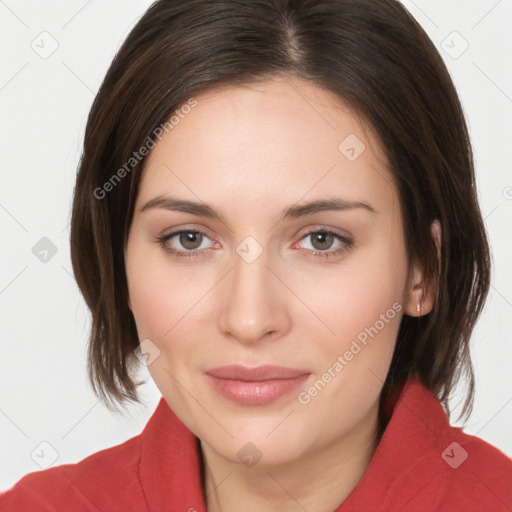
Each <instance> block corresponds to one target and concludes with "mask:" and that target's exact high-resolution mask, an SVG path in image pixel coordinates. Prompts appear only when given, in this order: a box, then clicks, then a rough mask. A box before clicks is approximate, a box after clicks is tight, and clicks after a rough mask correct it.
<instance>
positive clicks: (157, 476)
mask: <svg viewBox="0 0 512 512" xmlns="http://www.w3.org/2000/svg"><path fill="white" fill-rule="evenodd" d="M395 401H396V404H394V406H393V403H392V402H391V399H390V401H389V402H388V407H391V408H392V415H391V419H390V421H389V423H388V426H387V428H386V430H385V432H384V435H383V437H382V439H381V442H380V444H379V446H378V448H377V450H376V452H375V454H374V456H373V458H372V460H371V462H370V465H369V466H368V468H367V469H366V471H365V473H364V475H363V477H362V478H361V480H360V481H359V483H358V485H357V486H356V488H355V489H354V490H353V491H352V493H351V494H350V496H349V497H348V498H347V499H346V500H345V501H344V502H343V504H342V505H341V506H340V507H339V508H338V509H337V512H349V511H352V510H358V509H361V510H363V509H364V507H372V506H373V507H375V504H376V503H378V504H379V509H380V506H381V505H382V507H383V508H384V504H385V503H386V501H387V500H386V497H388V500H389V499H390V498H389V495H390V491H392V489H393V488H394V487H396V486H401V485H404V482H406V484H407V485H408V486H411V485H412V486H414V485H415V483H414V478H416V479H417V475H418V472H419V467H421V474H420V475H419V476H420V477H421V478H420V480H418V479H417V480H418V481H417V486H418V492H421V486H422V485H427V484H428V485H429V486H430V489H429V494H430V495H431V494H432V491H434V494H437V492H436V489H435V488H434V489H433V488H432V486H434V487H435V486H441V485H442V479H439V478H437V479H436V478H434V477H435V476H436V474H439V466H437V469H436V465H433V464H425V457H427V458H428V457H432V455H429V454H432V453H435V455H436V456H437V458H438V459H439V461H441V457H440V451H439V447H440V446H443V447H444V444H443V443H444V442H445V439H446V433H447V431H448V430H449V428H450V425H449V421H448V417H447V416H446V413H445V412H444V410H443V408H442V406H441V404H440V403H439V401H438V399H437V398H436V397H435V396H434V395H433V394H432V393H431V392H430V391H429V390H428V389H427V388H426V387H424V386H423V385H422V384H421V383H419V382H418V381H416V380H413V379H409V380H408V381H407V382H406V383H405V385H404V386H403V389H402V390H401V392H399V394H398V395H396V397H395ZM448 444H449V442H446V445H448ZM441 451H442V450H441ZM436 464H437V463H436ZM442 464H444V462H442ZM429 471H431V472H432V478H431V480H430V482H428V478H429V474H428V472H429ZM425 472H426V473H425ZM139 476H140V480H141V484H142V487H143V490H144V494H145V497H146V500H147V502H148V506H149V509H150V510H152V511H155V512H156V511H162V512H163V511H164V510H169V504H172V509H173V510H183V511H190V512H194V511H197V512H204V511H205V503H204V499H203V494H202V489H201V477H200V462H199V445H198V440H197V438H196V436H195V435H194V434H192V432H190V430H188V428H187V427H186V426H185V425H184V424H183V423H182V422H181V420H180V419H179V418H178V417H177V416H176V415H175V413H174V412H173V411H172V410H171V408H170V407H169V405H168V404H167V402H166V401H165V399H164V398H163V397H162V398H161V400H160V403H159V404H158V407H157V408H156V410H155V412H154V414H153V416H152V417H151V418H150V420H149V422H148V423H147V425H146V428H145V429H144V431H143V433H142V454H141V461H140V467H139ZM426 481H427V484H425V482H426ZM411 482H412V483H411ZM391 494H393V492H391ZM395 498H396V496H395ZM395 498H393V499H395ZM394 503H395V502H394V501H393V504H394ZM404 503H405V502H404ZM370 509H372V508H370ZM373 509H374V510H375V508H373Z"/></svg>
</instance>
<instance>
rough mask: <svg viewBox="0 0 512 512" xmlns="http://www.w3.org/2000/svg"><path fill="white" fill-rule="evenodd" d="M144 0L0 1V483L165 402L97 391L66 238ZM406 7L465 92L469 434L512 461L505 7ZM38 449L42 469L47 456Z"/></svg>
mask: <svg viewBox="0 0 512 512" xmlns="http://www.w3.org/2000/svg"><path fill="white" fill-rule="evenodd" d="M151 3H152V1H150V0H137V1H136V0H130V1H126V0H122V1H121V0H115V1H114V0H108V1H106V0H103V1H101V2H100V1H99V0H89V1H87V0H80V1H78V0H73V1H66V2H64V1H57V0H46V1H45V2H40V1H36V0H5V1H2V0H0V63H1V65H0V112H1V116H0V149H1V153H0V156H1V164H0V170H1V171H0V172H1V174H0V226H1V235H2V237H1V240H2V245H1V255H2V259H1V263H0V314H1V325H2V333H1V338H0V339H1V354H2V357H1V359H0V432H1V434H0V489H5V488H7V487H10V486H11V485H12V484H14V482H15V481H17V480H18V479H19V478H20V477H21V476H23V475H24V474H26V473H28V472H31V471H36V470H39V469H40V467H39V466H38V465H37V464H36V462H35V461H34V460H33V459H32V457H31V453H33V452H34V450H35V449H36V448H37V450H39V453H40V451H41V447H40V443H41V442H43V441H45V442H47V443H49V444H50V445H51V446H52V447H53V449H54V450H55V454H58V458H57V459H56V460H55V462H53V465H58V464H64V463H69V462H77V461H79V460H81V459H83V458H85V457H86V456H88V455H90V454H92V453H94V452H96V451H99V450H101V449H103V448H107V447H110V446H113V445H116V444H119V443H121V442H123V441H125V440H127V439H129V438H130V437H132V436H134V435H137V434H138V433H140V432H141V430H142V429H143V427H144V425H145V424H146V422H147V420H148V419H149V417H150V415H151V414H152V412H153V410H154V408H155V406H156V404H157V403H158V400H159V398H160V393H159V391H158V390H157V388H156V386H155V385H154V384H153V383H152V381H151V379H150V378H148V384H147V385H146V386H145V387H144V388H142V389H141V391H142V392H143V397H144V405H140V406H134V407H131V408H130V409H129V411H128V412H127V413H126V415H125V416H121V415H119V416H115V415H113V414H111V413H109V412H108V410H107V409H106V408H105V407H104V405H103V403H102V402H100V401H99V400H98V398H97V397H95V395H94V394H93V393H92V391H91V389H90V387H89V385H88V382H87V380H86V373H85V363H86V358H85V356H86V339H87V333H88V326H89V318H88V313H87V310H86V307H85V305H84V302H83V300H82V297H81V296H80V294H79V292H78V288H77V286H76V284H75V280H74V278H73V275H72V270H71V263H70V257H69V242H68V237H69V225H68V223H69V215H70V205H71V199H72V191H73V186H74V180H75V173H76V168H77V163H78V159H79V156H80V151H81V143H82V138H83V134H84V129H85V124H86V118H87V114H88V111H89V108H90V106H91V103H92V101H93V98H94V95H95V93H96V91H97V90H98V87H99V85H100V83H101V80H102V79H103V77H104V74H105V73H106V71H107V69H108V67H109V65H110V62H111V60H112V58H113V56H114V54H115V52H116V50H117V49H118V47H119V46H120V44H121V42H122V41H123V40H124V38H125V37H126V36H127V35H128V33H129V31H130V30H131V28H133V26H134V25H135V23H136V22H137V20H138V19H139V17H140V16H141V15H142V14H143V12H144V11H145V9H146V8H147V7H149V5H150V4H151ZM404 4H405V5H406V6H407V8H408V9H409V10H410V12H411V13H412V14H413V16H414V17H415V18H416V19H417V20H418V21H419V23H420V24H421V25H422V26H423V27H424V28H425V30H426V31H427V32H428V34H429V35H430V37H431V38H432V40H433V41H434V42H435V44H436V46H437V47H438V48H439V50H440V52H441V54H442V56H443V58H444V59H445V62H446V63H447V65H448V67H449V70H450V72H451V74H452V77H453V79H454V81H455V85H456V87H457V89H458V91H459V94H460V97H461V101H462V103H463V106H464V109H465V112H466V116H467V120H468V123H469V127H470V131H471V136H472V140H473V144H474V149H475V156H476V164H477V174H478V176H477V177H478V185H479V194H480V201H481V206H482V210H483V213H484V216H485V222H486V226H487V229H488V232H489V236H490V241H491V245H492V250H493V254H494V259H493V262H494V273H493V281H492V289H491V292H490V296H489V299H488V302H487V306H486V309H485V312H484V314H483V316H482V318H481V320H480V322H479V324H478V326H477V329H476V331H475V333H474V338H473V346H472V354H473V360H474V364H475V367H476V377H477V394H476V404H475V408H474V412H473V415H472V416H471V418H470V420H469V421H468V422H467V423H466V426H465V431H466V432H468V433H470V434H474V435H478V436H479V437H481V438H483V439H485V440H487V441H488V442H490V443H491V444H493V445H495V446H497V447H498V448H500V449H501V450H502V451H504V452H505V453H506V454H507V455H509V456H511V455H512V434H511V432H512V429H511V426H512V371H511V368H510V363H511V362H512V339H511V336H510V332H511V328H512V274H511V269H510V262H511V261H512V243H511V239H510V234H511V222H510V221H511V219H512V188H511V187H512V175H511V172H510V159H511V143H512V138H511V134H512V80H511V74H512V73H511V61H512V59H511V58H510V56H511V55H512V39H511V36H510V27H511V26H512V1H511V0H500V1H498V0H478V1H476V0H473V1H468V0H464V1H461V0H450V1H447V0H439V1H426V0H421V1H420V0H415V1H414V2H413V1H404ZM44 31H46V32H48V34H50V35H40V34H41V33H42V32H44ZM454 31H456V32H458V34H459V35H457V34H453V32H454ZM42 38H45V39H44V41H43V42H41V40H42ZM53 40H55V42H53ZM464 41H466V42H467V43H465V42H464ZM52 44H53V45H56V44H58V48H57V49H56V51H55V52H54V53H53V54H52V55H51V56H49V57H48V58H46V59H43V58H41V57H40V56H39V55H38V53H36V51H34V50H33V49H32V47H31V45H32V46H36V47H37V45H39V48H40V49H39V50H38V51H39V52H42V51H43V48H42V47H43V46H44V48H45V49H46V50H44V51H49V50H50V49H52ZM466 44H469V47H468V48H467V50H466V51H464V52H463V53H461V51H462V50H463V49H464V48H465V45H466ZM459 53H461V54H460V55H459ZM42 237H47V238H49V239H50V240H51V241H52V243H53V244H54V245H55V247H56V250H57V253H56V254H55V255H54V256H53V257H52V258H50V259H49V260H48V261H47V262H46V263H44V262H41V261H40V260H39V259H38V258H37V257H36V256H35V255H34V254H33V252H32V247H33V246H34V245H35V244H36V243H37V242H38V241H39V240H40V239H41V238H42ZM144 373H146V375H148V376H149V374H147V372H143V373H141V375H143V374H144ZM455 406H456V401H455V400H454V401H453V402H452V408H453V407H455ZM456 412H457V411H456ZM43 448H44V450H43V451H44V452H45V453H46V455H45V457H47V460H46V463H49V462H51V460H49V459H48V457H51V456H52V454H53V451H52V449H51V448H49V447H48V446H47V445H43ZM37 450H36V453H37ZM44 462H45V461H44V460H43V461H42V463H44Z"/></svg>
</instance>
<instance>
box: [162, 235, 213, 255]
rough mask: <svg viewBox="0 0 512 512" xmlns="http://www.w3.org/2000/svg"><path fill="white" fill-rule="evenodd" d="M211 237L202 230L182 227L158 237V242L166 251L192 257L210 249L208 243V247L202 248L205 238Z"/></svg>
mask: <svg viewBox="0 0 512 512" xmlns="http://www.w3.org/2000/svg"><path fill="white" fill-rule="evenodd" d="M209 239H210V238H209V237H208V236H207V235H206V233H203V232H202V231H198V230H195V229H182V230H180V231H174V232H173V233H169V234H168V235H165V236H162V237H157V242H158V243H159V244H160V245H161V246H162V247H163V249H164V250H165V251H167V252H170V253H171V254H174V255H175V256H176V257H178V258H190V257H195V256H200V255H201V254H203V253H204V252H205V251H208V248H207V246H208V244H206V248H204V247H203V248H201V246H202V245H203V243H204V242H205V240H209ZM176 246H177V247H176ZM183 249H184V250H183Z"/></svg>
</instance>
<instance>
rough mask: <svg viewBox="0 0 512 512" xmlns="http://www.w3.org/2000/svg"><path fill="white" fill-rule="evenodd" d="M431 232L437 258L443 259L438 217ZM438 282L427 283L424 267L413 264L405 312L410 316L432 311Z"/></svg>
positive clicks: (431, 227)
mask: <svg viewBox="0 0 512 512" xmlns="http://www.w3.org/2000/svg"><path fill="white" fill-rule="evenodd" d="M430 232H431V234H432V238H433V239H434V241H435V243H436V247H437V258H438V260H440V259H441V224H440V223H439V221H438V220H437V219H436V220H435V221H434V222H432V225H431V226H430ZM436 289H437V283H436V282H433V283H428V286H427V283H426V281H425V274H424V271H423V268H421V267H420V266H419V265H418V264H417V263H414V264H413V268H412V272H411V277H410V280H409V290H408V296H407V299H406V304H405V314H406V315H409V316H417V317H419V316H423V315H426V314H427V313H430V312H431V311H432V308H433V307H434V302H435V298H436Z"/></svg>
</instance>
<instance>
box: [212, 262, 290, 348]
mask: <svg viewBox="0 0 512 512" xmlns="http://www.w3.org/2000/svg"><path fill="white" fill-rule="evenodd" d="M234 258H235V260H234V268H233V269H232V271H231V272H230V273H229V274H228V276H227V277H226V283H225V286H224V287H223V290H222V293H223V296H222V297H221V298H220V300H221V310H220V314H219V328H220V330H221V331H222V332H223V333H224V334H226V335H229V336H231V337H234V338H235V339H236V340H237V341H239V342H240V343H243V344H247V345H251V344H255V343H257V342H258V341H262V340H264V339H265V340H274V339H276V338H278V337H281V336H282V335H284V334H285V333H286V332H287V331H288V329H289V328H290V316H289V309H288V307H287V300H289V299H290V298H289V297H288V296H287V294H286V291H287V290H286V287H285V286H284V285H283V283H282V282H281V281H280V280H279V279H278V278H277V277H276V275H275V270H274V269H272V270H270V268H269V264H268V260H267V258H266V253H265V252H263V254H261V255H260V256H259V257H258V258H257V259H256V260H255V261H253V262H251V263H248V262H247V261H245V260H244V259H243V258H242V257H239V255H238V254H236V255H235V256H234Z"/></svg>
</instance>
